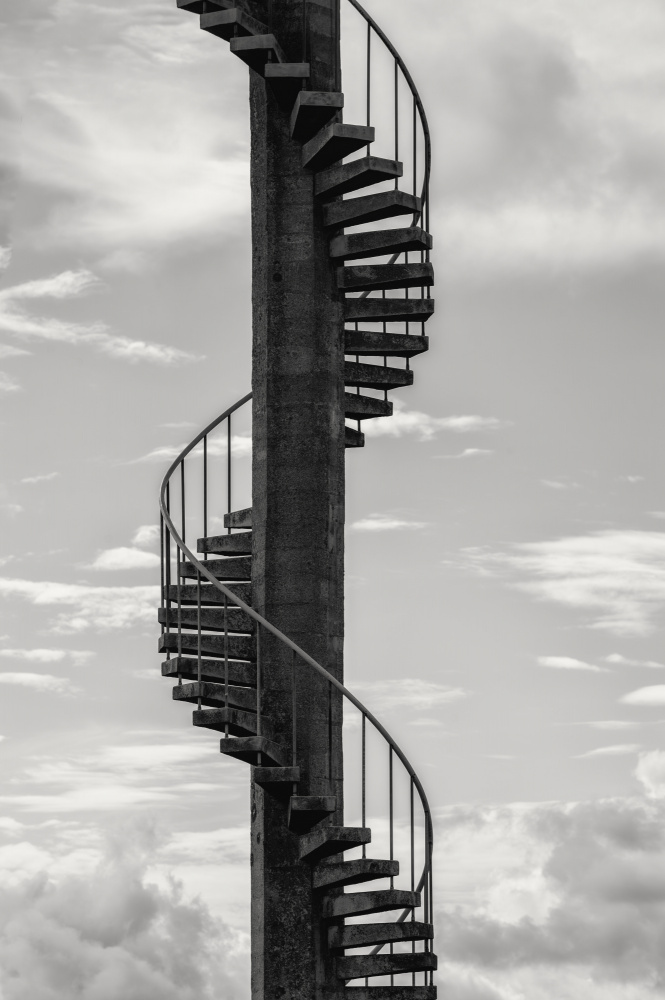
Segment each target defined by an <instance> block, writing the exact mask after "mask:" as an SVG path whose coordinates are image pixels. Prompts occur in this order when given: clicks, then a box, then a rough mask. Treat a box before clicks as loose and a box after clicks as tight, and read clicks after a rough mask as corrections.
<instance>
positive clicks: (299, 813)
mask: <svg viewBox="0 0 665 1000" xmlns="http://www.w3.org/2000/svg"><path fill="white" fill-rule="evenodd" d="M336 808H337V799H336V798H335V796H334V795H292V796H291V798H290V799H289V815H288V825H289V829H291V830H295V831H296V833H304V832H305V831H306V830H311V828H312V827H313V826H315V825H316V824H317V823H320V822H321V820H323V819H325V818H326V816H330V815H331V814H332V813H334V812H335V809H336Z"/></svg>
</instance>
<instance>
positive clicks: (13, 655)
mask: <svg viewBox="0 0 665 1000" xmlns="http://www.w3.org/2000/svg"><path fill="white" fill-rule="evenodd" d="M95 655H96V654H95V653H93V652H92V651H91V650H88V649H0V656H2V657H4V658H5V659H7V660H22V661H23V662H27V663H61V662H62V661H63V660H71V662H72V663H75V664H76V665H77V666H79V665H80V664H82V663H87V661H88V660H89V659H91V658H92V657H93V656H95Z"/></svg>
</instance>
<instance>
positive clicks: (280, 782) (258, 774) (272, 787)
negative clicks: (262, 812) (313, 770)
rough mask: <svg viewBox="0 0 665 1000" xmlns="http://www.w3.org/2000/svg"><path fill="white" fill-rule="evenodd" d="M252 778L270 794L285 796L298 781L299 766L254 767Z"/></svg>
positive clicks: (289, 793)
mask: <svg viewBox="0 0 665 1000" xmlns="http://www.w3.org/2000/svg"><path fill="white" fill-rule="evenodd" d="M252 778H253V779H254V781H255V782H256V784H257V785H261V788H263V789H265V791H266V792H269V793H270V794H271V795H275V796H277V797H278V798H287V797H288V796H290V795H291V792H292V791H293V786H294V785H297V784H298V782H299V781H300V768H299V767H255V768H254V770H253V772H252Z"/></svg>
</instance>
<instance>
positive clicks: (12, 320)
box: [0, 270, 200, 365]
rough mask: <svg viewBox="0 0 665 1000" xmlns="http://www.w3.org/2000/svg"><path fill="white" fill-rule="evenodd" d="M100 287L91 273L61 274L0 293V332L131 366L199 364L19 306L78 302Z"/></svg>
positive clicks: (98, 326)
mask: <svg viewBox="0 0 665 1000" xmlns="http://www.w3.org/2000/svg"><path fill="white" fill-rule="evenodd" d="M99 287H101V282H100V281H99V279H98V278H97V277H96V275H94V274H93V273H92V272H91V271H87V270H80V271H62V272H61V273H60V274H55V275H52V276H51V277H49V278H42V279H39V280H36V281H29V282H25V283H24V284H21V285H14V286H13V287H11V288H5V289H3V290H1V291H0V330H5V331H6V332H8V333H12V334H14V335H15V336H17V337H23V338H28V339H29V338H36V339H38V340H46V341H57V342H60V343H66V344H71V345H78V344H90V345H92V346H93V347H96V348H97V349H98V350H99V351H101V352H102V353H103V354H107V355H109V356H110V357H113V358H118V359H120V360H123V361H129V362H131V363H134V362H139V361H148V362H152V363H156V364H164V365H173V364H178V363H180V362H184V361H196V360H200V359H199V358H197V356H196V355H193V354H190V353H189V352H187V351H181V350H179V349H178V348H176V347H171V346H168V345H166V344H157V343H152V342H150V341H144V340H131V339H130V338H129V337H123V336H117V335H115V334H112V333H110V332H109V331H108V328H107V327H106V326H105V325H104V324H103V323H92V324H88V325H85V324H81V323H74V322H71V321H67V320H60V319H55V318H43V317H36V316H31V315H30V314H29V313H27V312H26V311H25V310H24V309H23V308H22V307H21V305H20V303H21V302H23V301H25V300H28V301H29V300H33V299H42V298H51V299H56V300H58V299H61V300H62V299H70V298H78V297H80V296H81V295H85V294H86V293H87V292H89V291H92V290H95V289H98V288H99Z"/></svg>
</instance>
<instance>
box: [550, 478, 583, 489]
mask: <svg viewBox="0 0 665 1000" xmlns="http://www.w3.org/2000/svg"><path fill="white" fill-rule="evenodd" d="M540 481H541V483H542V484H543V486H547V487H548V489H550V490H577V489H579V486H580V484H579V483H566V482H562V480H560V479H541V480H540Z"/></svg>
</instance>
